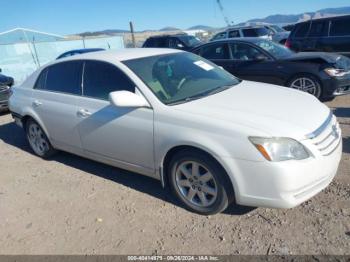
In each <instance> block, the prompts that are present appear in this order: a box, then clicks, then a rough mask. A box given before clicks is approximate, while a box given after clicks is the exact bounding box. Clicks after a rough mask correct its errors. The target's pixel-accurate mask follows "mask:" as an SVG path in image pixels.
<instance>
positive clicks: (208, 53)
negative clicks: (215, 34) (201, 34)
mask: <svg viewBox="0 0 350 262" xmlns="http://www.w3.org/2000/svg"><path fill="white" fill-rule="evenodd" d="M201 55H202V56H203V57H204V58H207V59H230V55H229V50H228V46H227V44H225V43H220V44H215V45H209V46H206V47H203V48H202V54H201Z"/></svg>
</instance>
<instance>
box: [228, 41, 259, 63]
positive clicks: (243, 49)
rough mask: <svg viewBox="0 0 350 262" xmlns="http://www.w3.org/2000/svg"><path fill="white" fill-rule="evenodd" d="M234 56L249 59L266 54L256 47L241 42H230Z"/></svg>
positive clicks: (234, 57)
mask: <svg viewBox="0 0 350 262" xmlns="http://www.w3.org/2000/svg"><path fill="white" fill-rule="evenodd" d="M230 46H231V52H232V57H233V59H235V60H241V61H248V60H256V59H257V57H258V56H259V55H264V54H263V53H261V52H260V51H259V50H257V49H256V48H254V47H252V46H250V45H247V44H241V43H234V44H230Z"/></svg>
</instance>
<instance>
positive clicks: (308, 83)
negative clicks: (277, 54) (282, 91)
mask: <svg viewBox="0 0 350 262" xmlns="http://www.w3.org/2000/svg"><path fill="white" fill-rule="evenodd" d="M287 86H289V87H290V88H294V89H298V90H300V91H303V92H306V93H309V94H311V95H313V96H315V97H316V98H318V99H320V98H321V96H322V87H321V83H320V81H319V80H318V79H316V78H315V77H313V76H309V75H300V76H296V77H294V78H293V79H292V80H291V81H289V83H288V84H287Z"/></svg>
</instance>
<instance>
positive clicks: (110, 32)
mask: <svg viewBox="0 0 350 262" xmlns="http://www.w3.org/2000/svg"><path fill="white" fill-rule="evenodd" d="M127 32H129V31H128V30H123V29H108V30H103V31H95V32H84V33H80V34H78V35H80V36H98V35H115V34H121V33H127Z"/></svg>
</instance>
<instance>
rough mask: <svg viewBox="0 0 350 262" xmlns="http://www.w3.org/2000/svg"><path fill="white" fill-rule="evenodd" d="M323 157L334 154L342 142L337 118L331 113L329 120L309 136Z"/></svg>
mask: <svg viewBox="0 0 350 262" xmlns="http://www.w3.org/2000/svg"><path fill="white" fill-rule="evenodd" d="M308 138H309V139H310V140H311V142H312V143H313V144H314V145H315V146H316V147H317V149H318V150H319V151H320V152H321V154H322V155H323V156H328V155H330V154H332V153H333V152H334V150H335V149H336V148H337V147H338V145H339V143H340V141H341V139H342V138H341V130H340V127H339V123H338V122H337V119H336V117H335V116H334V115H333V114H332V113H330V115H329V117H328V118H327V120H326V121H325V122H324V123H323V124H322V125H321V126H320V128H318V129H317V130H316V131H315V132H313V133H311V134H309V135H308Z"/></svg>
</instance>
